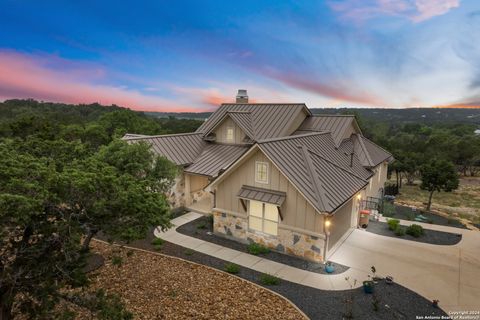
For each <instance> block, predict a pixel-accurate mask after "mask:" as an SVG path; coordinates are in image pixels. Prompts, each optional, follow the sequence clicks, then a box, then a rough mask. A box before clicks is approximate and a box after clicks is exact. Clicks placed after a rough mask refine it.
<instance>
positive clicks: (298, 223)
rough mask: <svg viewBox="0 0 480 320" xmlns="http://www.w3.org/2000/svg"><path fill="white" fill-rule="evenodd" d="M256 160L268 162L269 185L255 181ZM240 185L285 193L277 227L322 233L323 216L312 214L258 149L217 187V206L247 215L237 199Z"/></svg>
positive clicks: (305, 201)
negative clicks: (282, 226) (280, 219)
mask: <svg viewBox="0 0 480 320" xmlns="http://www.w3.org/2000/svg"><path fill="white" fill-rule="evenodd" d="M256 161H262V162H267V163H268V166H269V169H268V184H263V183H258V182H255V162H256ZM242 185H249V186H254V187H259V188H264V189H269V190H276V191H283V192H285V193H286V194H287V196H286V200H285V202H284V203H283V205H282V206H281V208H280V209H281V212H282V215H283V221H280V224H283V225H288V226H291V227H294V228H298V229H305V230H308V231H311V232H315V233H319V234H322V233H323V215H321V214H319V213H317V212H316V211H315V209H314V208H313V207H312V205H310V204H309V203H308V202H307V200H306V199H305V198H304V196H303V195H302V194H301V193H299V192H298V191H297V189H295V187H294V186H293V185H292V184H291V183H290V182H289V181H288V180H287V179H286V178H285V176H284V175H283V174H281V173H280V171H279V170H278V169H277V168H276V167H275V166H274V165H273V163H272V162H271V161H270V160H268V158H267V157H266V156H265V155H264V154H263V153H262V152H261V151H260V150H258V151H256V152H255V153H254V154H253V155H251V157H250V158H248V159H247V160H246V161H245V162H243V163H242V164H241V165H240V166H239V167H238V168H236V169H235V170H234V171H233V172H232V173H231V174H230V175H229V176H228V177H226V178H225V180H223V181H221V182H220V183H219V184H218V185H217V187H216V207H217V208H220V209H224V210H226V211H227V212H228V211H232V212H237V213H241V214H246V213H247V212H246V211H245V210H244V209H243V207H242V205H241V203H240V201H239V199H238V198H237V194H238V191H239V190H240V188H241V187H242ZM247 202H248V201H247Z"/></svg>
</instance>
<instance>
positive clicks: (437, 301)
mask: <svg viewBox="0 0 480 320" xmlns="http://www.w3.org/2000/svg"><path fill="white" fill-rule="evenodd" d="M439 302H440V300H436V299H435V300H432V306H433V307H434V308H438V303H439Z"/></svg>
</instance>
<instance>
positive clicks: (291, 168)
mask: <svg viewBox="0 0 480 320" xmlns="http://www.w3.org/2000/svg"><path fill="white" fill-rule="evenodd" d="M258 146H259V147H260V149H261V150H262V151H263V152H264V153H265V154H266V155H267V157H268V158H269V159H270V160H271V161H272V162H273V163H274V164H275V165H276V166H277V167H278V168H279V170H280V171H281V172H282V173H283V174H284V175H285V176H286V177H287V178H288V179H289V180H290V181H291V182H292V183H293V184H294V185H295V186H296V187H297V189H298V190H299V191H300V192H301V193H303V195H304V196H305V197H306V198H307V199H308V200H309V202H310V203H311V204H312V205H313V206H314V207H315V208H316V209H317V210H318V211H319V212H329V213H331V212H334V211H335V210H336V209H337V208H338V207H339V206H341V205H342V204H343V203H344V202H345V201H347V200H348V199H350V198H351V197H352V196H353V195H354V194H355V193H356V192H358V191H359V190H360V189H362V188H363V187H364V186H365V185H367V184H368V178H369V177H370V176H371V172H369V171H368V170H366V169H365V168H363V167H362V166H361V164H360V163H359V162H358V159H354V161H353V166H352V167H350V165H349V164H350V156H348V157H347V156H346V155H345V154H342V152H340V151H338V150H337V149H336V147H335V144H334V141H333V139H332V137H331V135H330V134H329V133H313V134H312V133H311V134H305V135H296V136H290V137H285V138H279V139H268V140H263V141H259V142H258Z"/></svg>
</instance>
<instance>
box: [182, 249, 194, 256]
mask: <svg viewBox="0 0 480 320" xmlns="http://www.w3.org/2000/svg"><path fill="white" fill-rule="evenodd" d="M194 252H195V251H193V250H192V249H185V251H184V252H183V253H184V254H185V255H186V256H191V255H192V254H193V253H194Z"/></svg>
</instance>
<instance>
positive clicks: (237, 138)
mask: <svg viewBox="0 0 480 320" xmlns="http://www.w3.org/2000/svg"><path fill="white" fill-rule="evenodd" d="M251 123H252V120H251V115H250V112H246V111H230V112H227V113H226V114H225V115H224V117H223V118H222V119H221V120H220V121H219V122H218V124H217V125H215V126H214V127H212V128H211V129H210V131H209V132H207V133H206V134H205V140H207V141H215V142H217V143H226V144H252V143H253V142H254V140H255V132H254V130H253V128H252V124H251Z"/></svg>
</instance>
